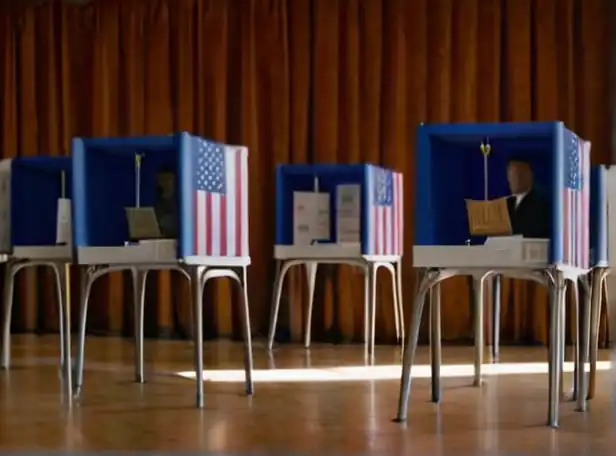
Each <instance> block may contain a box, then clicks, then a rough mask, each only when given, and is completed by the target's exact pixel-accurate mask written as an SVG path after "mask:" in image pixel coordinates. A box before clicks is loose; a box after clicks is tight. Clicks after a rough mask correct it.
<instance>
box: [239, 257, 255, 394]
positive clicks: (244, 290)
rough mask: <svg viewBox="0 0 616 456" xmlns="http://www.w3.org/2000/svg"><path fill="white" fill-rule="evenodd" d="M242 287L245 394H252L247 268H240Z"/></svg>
mask: <svg viewBox="0 0 616 456" xmlns="http://www.w3.org/2000/svg"><path fill="white" fill-rule="evenodd" d="M240 286H241V287H242V297H243V299H242V305H243V312H242V317H243V324H244V327H243V329H244V331H243V332H244V370H245V373H246V385H245V388H246V394H248V395H252V394H254V384H253V381H252V332H251V328H250V306H249V305H248V268H247V267H246V266H244V267H243V268H242V278H241V281H240Z"/></svg>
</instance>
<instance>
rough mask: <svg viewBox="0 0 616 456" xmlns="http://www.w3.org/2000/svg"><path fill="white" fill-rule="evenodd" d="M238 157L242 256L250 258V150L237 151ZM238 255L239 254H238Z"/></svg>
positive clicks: (243, 148)
mask: <svg viewBox="0 0 616 456" xmlns="http://www.w3.org/2000/svg"><path fill="white" fill-rule="evenodd" d="M236 155H239V159H240V177H239V185H240V186H241V192H240V195H241V198H242V205H241V210H240V215H241V217H242V227H243V230H242V235H241V243H242V245H241V248H242V251H241V254H240V256H243V257H248V256H250V225H249V210H248V202H249V200H250V198H249V187H248V174H249V173H248V149H247V148H245V147H242V148H241V149H239V150H237V151H236ZM236 254H237V252H236Z"/></svg>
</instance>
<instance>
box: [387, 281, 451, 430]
mask: <svg viewBox="0 0 616 456" xmlns="http://www.w3.org/2000/svg"><path fill="white" fill-rule="evenodd" d="M440 275H441V274H440V272H439V271H427V273H426V274H425V275H424V276H423V278H422V280H421V283H420V284H419V286H418V288H417V294H416V295H415V299H414V302H413V319H412V320H411V331H410V334H409V337H408V339H407V341H406V349H405V350H404V357H403V363H402V376H401V378H400V393H399V398H398V416H397V417H396V419H395V420H394V421H396V422H398V423H403V422H405V421H406V419H407V416H408V405H409V398H410V396H411V381H412V378H411V368H412V367H413V363H414V362H415V352H416V350H417V341H418V339H419V328H420V326H421V315H422V313H423V308H424V304H425V300H426V293H427V292H428V290H429V289H430V288H431V287H432V286H434V285H435V284H436V282H437V280H438V279H439V277H440Z"/></svg>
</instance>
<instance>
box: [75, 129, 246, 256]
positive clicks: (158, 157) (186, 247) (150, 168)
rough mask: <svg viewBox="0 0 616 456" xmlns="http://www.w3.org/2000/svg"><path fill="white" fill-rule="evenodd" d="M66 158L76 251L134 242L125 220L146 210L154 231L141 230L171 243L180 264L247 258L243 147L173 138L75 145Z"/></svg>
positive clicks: (185, 135)
mask: <svg viewBox="0 0 616 456" xmlns="http://www.w3.org/2000/svg"><path fill="white" fill-rule="evenodd" d="M72 155H73V167H74V177H73V185H74V187H75V188H79V189H80V191H79V192H77V193H76V194H75V197H74V211H75V215H74V232H75V245H76V247H78V248H84V247H118V246H124V245H127V244H128V243H130V242H132V241H139V240H140V239H133V237H135V236H134V234H135V232H136V230H135V227H131V228H132V230H129V221H130V220H132V219H131V214H135V217H136V215H137V214H138V215H139V217H140V218H141V219H144V217H145V219H147V220H145V222H148V221H151V220H150V219H148V218H147V215H148V213H147V211H148V210H149V211H150V212H151V214H150V215H151V219H153V220H154V222H153V223H154V224H155V225H157V226H154V227H149V228H148V227H144V226H140V227H139V228H140V231H141V232H149V233H152V234H151V236H152V237H155V238H177V241H178V242H177V245H178V257H179V258H184V257H199V256H214V257H229V256H230V257H237V256H248V151H247V149H246V148H245V147H239V146H229V145H225V144H220V143H217V142H214V141H210V140H207V139H203V138H200V137H198V136H194V135H191V134H189V133H177V134H172V135H164V136H143V137H129V138H75V139H74V140H73V143H72ZM140 209H141V210H140ZM135 220H137V219H136V218H135ZM145 222H144V221H143V220H141V221H140V222H139V223H141V225H143V223H145ZM135 224H137V221H135ZM131 235H132V236H131ZM137 237H139V236H137Z"/></svg>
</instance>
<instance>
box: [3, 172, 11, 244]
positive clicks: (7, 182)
mask: <svg viewBox="0 0 616 456" xmlns="http://www.w3.org/2000/svg"><path fill="white" fill-rule="evenodd" d="M10 251H11V173H10V172H1V173H0V253H8V252H10Z"/></svg>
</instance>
